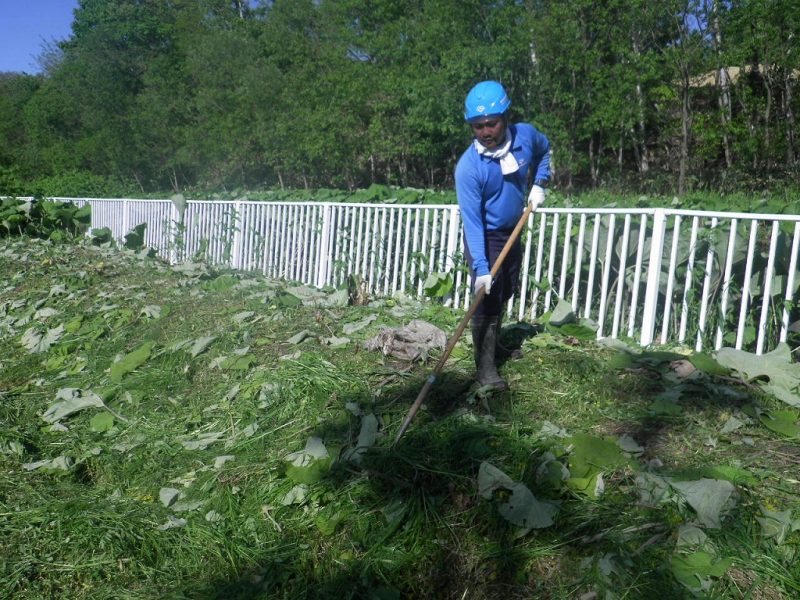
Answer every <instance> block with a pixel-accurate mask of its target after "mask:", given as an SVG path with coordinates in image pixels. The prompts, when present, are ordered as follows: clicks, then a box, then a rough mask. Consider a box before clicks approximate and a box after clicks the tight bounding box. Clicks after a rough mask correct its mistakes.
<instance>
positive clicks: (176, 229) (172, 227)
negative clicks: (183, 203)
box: [169, 202, 180, 265]
mask: <svg viewBox="0 0 800 600" xmlns="http://www.w3.org/2000/svg"><path fill="white" fill-rule="evenodd" d="M170 204H171V206H170V209H169V238H170V239H169V264H171V265H174V264H177V262H178V248H177V246H178V235H179V233H180V224H179V223H178V219H179V218H180V215H179V214H178V207H177V206H175V203H174V202H170Z"/></svg>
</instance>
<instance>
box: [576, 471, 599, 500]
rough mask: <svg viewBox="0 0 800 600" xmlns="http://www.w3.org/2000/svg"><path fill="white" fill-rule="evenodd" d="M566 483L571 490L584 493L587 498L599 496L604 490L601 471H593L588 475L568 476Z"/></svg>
mask: <svg viewBox="0 0 800 600" xmlns="http://www.w3.org/2000/svg"><path fill="white" fill-rule="evenodd" d="M566 483H567V487H568V488H570V489H571V490H574V491H576V492H579V493H581V494H584V495H586V496H588V497H589V498H599V497H600V496H602V495H603V494H604V493H605V491H606V484H605V480H604V479H603V473H602V472H599V473H593V474H591V475H590V476H589V477H570V478H569V479H568V480H567V482H566Z"/></svg>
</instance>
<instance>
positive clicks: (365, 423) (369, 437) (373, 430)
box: [342, 414, 378, 464]
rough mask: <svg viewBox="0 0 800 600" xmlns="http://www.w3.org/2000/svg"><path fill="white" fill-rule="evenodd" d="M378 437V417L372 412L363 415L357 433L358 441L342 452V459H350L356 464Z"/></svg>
mask: <svg viewBox="0 0 800 600" xmlns="http://www.w3.org/2000/svg"><path fill="white" fill-rule="evenodd" d="M377 438H378V419H377V418H376V417H375V415H373V414H367V415H364V416H363V417H362V418H361V431H360V432H359V434H358V441H357V442H356V445H355V447H354V448H350V449H349V450H347V451H346V452H344V453H343V454H342V457H343V458H344V460H349V461H352V462H354V463H356V464H360V463H361V459H362V458H363V456H364V454H365V453H366V452H367V450H369V449H370V448H372V446H374V445H375V440H376V439H377Z"/></svg>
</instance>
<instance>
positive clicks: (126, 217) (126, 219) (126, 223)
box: [117, 198, 131, 244]
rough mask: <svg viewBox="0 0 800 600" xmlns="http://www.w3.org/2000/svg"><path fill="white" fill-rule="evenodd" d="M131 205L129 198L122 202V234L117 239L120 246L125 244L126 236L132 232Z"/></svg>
mask: <svg viewBox="0 0 800 600" xmlns="http://www.w3.org/2000/svg"><path fill="white" fill-rule="evenodd" d="M130 206H131V205H130V203H129V202H128V199H127V198H123V200H122V233H120V234H119V237H118V238H117V242H119V243H120V244H122V243H124V242H123V240H124V239H125V235H126V234H127V233H128V231H130V220H131V215H130V212H131V208H130Z"/></svg>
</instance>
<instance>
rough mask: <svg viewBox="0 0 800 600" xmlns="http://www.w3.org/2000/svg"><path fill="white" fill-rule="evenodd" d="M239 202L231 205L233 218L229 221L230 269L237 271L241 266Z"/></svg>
mask: <svg viewBox="0 0 800 600" xmlns="http://www.w3.org/2000/svg"><path fill="white" fill-rule="evenodd" d="M241 205H242V204H241V202H239V201H238V200H237V201H236V202H234V203H233V218H232V219H231V226H232V227H233V245H232V247H231V267H232V268H234V269H238V268H239V267H240V265H241V264H242V260H241V257H240V256H239V253H240V252H241V250H242V228H241V226H240V225H241V222H242V219H241V215H240V212H239V211H240V210H241Z"/></svg>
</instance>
